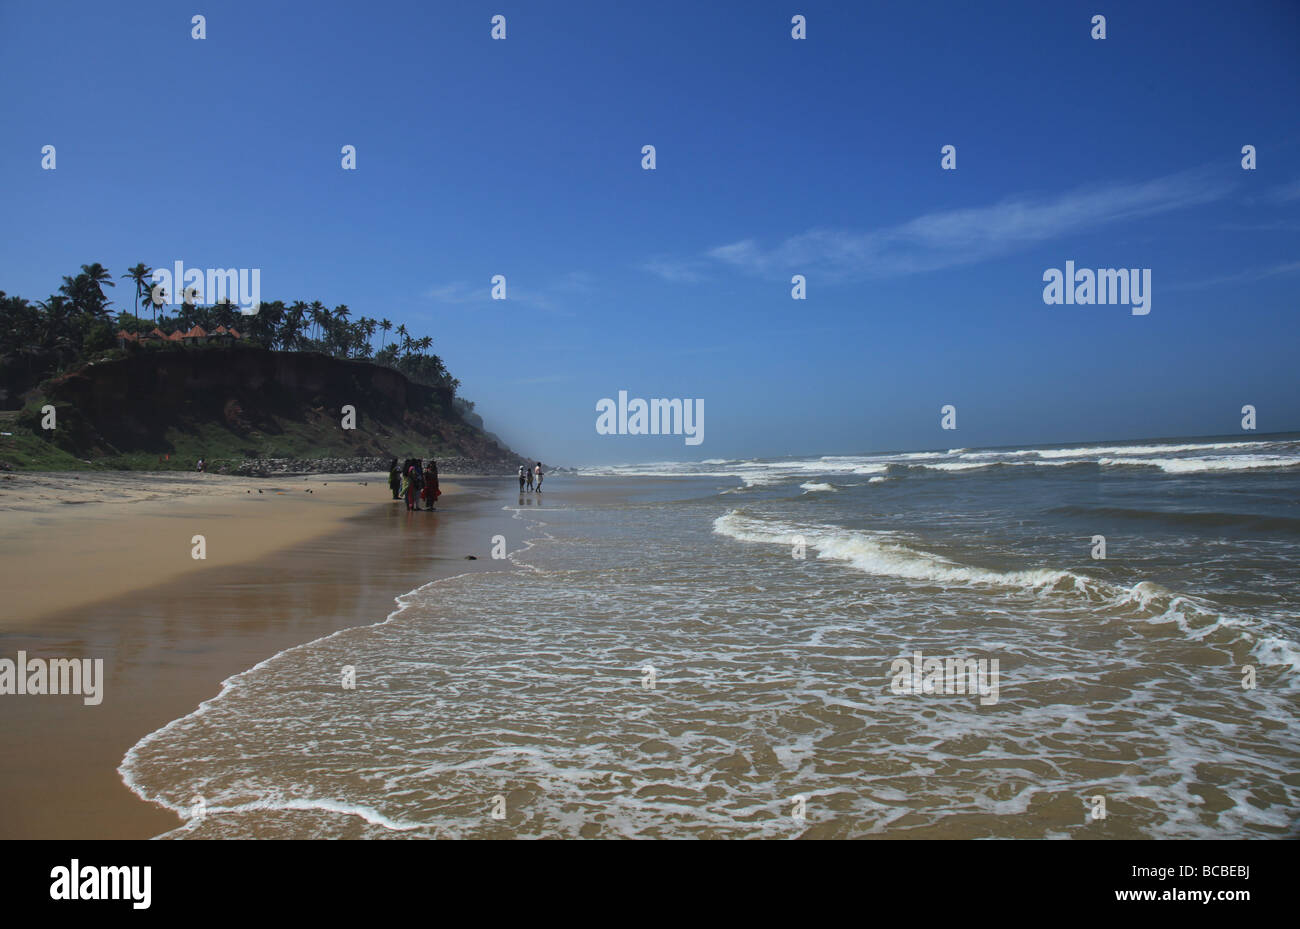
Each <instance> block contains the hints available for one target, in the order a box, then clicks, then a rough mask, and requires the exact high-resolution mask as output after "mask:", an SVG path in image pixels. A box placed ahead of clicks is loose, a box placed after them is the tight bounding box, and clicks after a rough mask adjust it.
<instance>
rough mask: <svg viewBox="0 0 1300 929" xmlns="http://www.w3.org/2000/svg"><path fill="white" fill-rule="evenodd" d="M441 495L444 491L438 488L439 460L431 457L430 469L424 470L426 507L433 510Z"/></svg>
mask: <svg viewBox="0 0 1300 929" xmlns="http://www.w3.org/2000/svg"><path fill="white" fill-rule="evenodd" d="M440 496H442V491H441V490H439V489H438V462H437V461H435V460H434V459H432V458H430V459H429V470H427V471H425V472H424V508H425V509H426V510H432V509H433V508H434V506H433V505H434V504H435V503H437V502H438V497H440Z"/></svg>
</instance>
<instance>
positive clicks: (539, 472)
mask: <svg viewBox="0 0 1300 929" xmlns="http://www.w3.org/2000/svg"><path fill="white" fill-rule="evenodd" d="M536 471H537V492H538V493H541V492H542V463H541V462H540V461H539V462H537V468H536Z"/></svg>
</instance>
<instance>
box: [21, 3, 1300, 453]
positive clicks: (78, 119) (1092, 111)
mask: <svg viewBox="0 0 1300 929" xmlns="http://www.w3.org/2000/svg"><path fill="white" fill-rule="evenodd" d="M642 6H644V8H638V7H642ZM1098 12H1100V13H1103V14H1105V15H1107V38H1106V39H1105V40H1104V41H1095V40H1093V39H1091V38H1090V32H1091V28H1092V27H1091V24H1090V20H1091V17H1092V16H1093V14H1094V13H1098ZM194 13H202V14H203V15H204V16H206V18H207V38H206V39H204V40H202V41H196V40H194V39H191V37H190V30H191V25H190V17H191V16H192V15H193V14H194ZM496 13H501V14H503V15H505V16H506V18H507V36H508V38H507V39H506V40H505V41H493V40H492V39H491V38H490V36H489V32H490V28H491V26H490V19H491V17H492V15H493V14H496ZM794 13H802V14H803V15H805V16H806V17H807V22H808V38H807V40H805V41H794V40H792V39H791V37H790V28H791V27H790V18H791V16H792V15H793V14H794ZM1298 53H1300V4H1296V3H1293V2H1275V3H1270V2H1258V3H1246V4H1241V5H1239V8H1238V7H1233V6H1225V5H1223V4H1201V3H1186V2H1178V3H1124V4H1113V5H1112V4H1097V3H1087V4H1083V3H1073V2H1050V3H1043V2H1036V0H1035V2H1024V3H992V4H971V3H968V2H944V3H933V4H931V3H922V2H917V3H904V4H894V3H891V4H883V3H879V4H878V3H852V4H830V3H804V2H797V3H792V2H784V3H768V2H744V3H741V2H736V3H725V4H722V3H707V4H696V3H655V4H645V5H641V4H608V3H566V2H556V3H547V4H535V3H527V4H512V3H495V2H494V3H487V4H484V3H471V2H466V3H456V4H448V5H435V4H428V3H367V4H358V3H338V2H313V3H310V4H307V3H301V4H299V3H274V4H267V3H259V2H248V3H231V2H215V3H210V2H204V3H202V4H190V5H188V6H187V5H184V4H176V3H171V2H166V3H164V2H158V3H153V2H134V3H129V4H113V5H104V4H98V3H95V4H92V3H88V2H87V3H82V2H67V3H64V2H49V3H40V4H20V3H15V2H0V85H3V86H4V88H5V91H4V93H3V95H0V126H3V127H4V132H3V134H2V136H0V215H3V216H4V218H5V226H6V229H5V235H4V237H3V239H0V289H3V290H5V291H7V292H9V293H11V294H20V295H23V296H26V297H29V298H32V299H38V298H43V297H44V296H46V295H48V294H49V293H50V292H52V291H53V290H54V289H55V288H56V287H57V286H58V283H59V280H60V277H61V276H62V275H63V274H69V273H73V272H75V270H76V269H77V267H78V266H79V265H81V264H83V263H87V262H92V261H99V262H102V263H103V264H105V265H107V266H108V267H109V268H110V269H111V270H112V271H113V272H114V274H115V275H116V274H120V273H122V272H123V271H125V269H126V268H127V267H128V266H129V265H132V264H134V263H136V262H137V261H144V262H145V263H147V264H149V265H151V266H155V267H159V266H170V265H171V263H172V262H173V261H175V260H182V261H184V263H185V264H186V266H187V267H247V268H260V269H262V297H263V299H283V300H286V301H290V300H294V299H304V300H313V299H319V300H321V301H323V302H325V303H326V304H328V305H330V306H333V305H336V304H339V303H346V304H348V305H349V306H350V307H351V308H352V310H353V313H354V316H355V315H357V314H362V313H364V314H366V315H369V316H375V317H385V316H386V317H388V318H389V319H392V320H393V321H394V322H395V323H397V322H405V323H406V325H407V326H408V327H409V328H411V329H412V330H413V331H414V332H416V333H417V334H421V335H424V334H427V335H431V336H432V337H433V339H434V346H435V350H436V351H438V352H439V353H440V354H441V355H442V356H443V358H444V359H445V360H446V362H447V364H448V366H449V367H450V369H451V370H452V372H453V373H454V374H455V375H456V376H457V377H459V378H460V379H461V381H462V383H463V388H462V392H463V394H464V395H465V396H467V397H468V398H470V399H472V400H475V401H476V402H477V403H478V407H479V411H480V412H481V413H482V414H483V415H484V417H485V418H486V420H487V422H488V425H489V427H490V428H493V429H494V430H495V431H497V432H498V433H499V434H501V435H502V436H503V437H505V438H506V439H507V440H509V441H510V442H511V443H512V444H513V445H514V446H515V447H516V448H517V449H518V450H519V451H521V452H523V453H525V454H527V455H530V456H533V457H538V458H542V459H544V460H546V461H551V462H555V463H557V464H581V463H595V462H625V461H652V460H665V459H698V458H722V457H737V456H751V455H784V454H836V453H839V454H845V453H853V452H860V451H869V450H886V449H902V448H932V447H942V448H947V447H955V446H977V445H993V444H1015V443H1028V442H1040V443H1041V442H1053V441H1075V440H1087V439H1102V438H1124V437H1154V436H1172V435H1194V434H1219V433H1231V432H1235V431H1238V429H1239V421H1240V412H1239V411H1240V408H1241V406H1242V405H1243V404H1246V403H1250V404H1253V405H1255V406H1256V407H1257V409H1258V411H1259V428H1260V430H1261V431H1286V430H1296V429H1300V391H1297V389H1296V386H1297V377H1296V370H1297V360H1296V355H1297V351H1296V350H1297V347H1298V346H1297V343H1298V342H1300V339H1298V338H1297V335H1296V333H1297V327H1296V313H1297V310H1298V309H1300V306H1298V301H1297V297H1298V296H1300V118H1298V117H1300V54H1298ZM46 144H53V145H55V146H56V148H57V153H58V154H57V157H58V162H57V164H58V167H57V169H56V170H55V171H42V170H41V168H40V158H41V147H42V146H43V145H46ZM345 144H351V145H355V146H356V147H357V164H358V170H356V171H344V170H342V169H341V167H340V159H341V155H340V148H341V147H342V146H343V145H345ZM646 144H653V145H654V146H655V147H656V150H657V169H656V170H654V171H644V170H642V168H641V147H642V146H643V145H646ZM946 144H952V145H955V146H956V148H957V170H955V171H943V170H941V168H940V148H941V146H943V145H946ZM1246 144H1251V145H1254V146H1256V149H1257V152H1258V168H1257V169H1256V170H1254V171H1244V170H1242V168H1241V157H1242V156H1241V148H1242V146H1243V145H1246ZM1067 260H1073V261H1075V263H1076V265H1077V266H1079V267H1092V268H1099V267H1106V268H1150V269H1152V287H1153V295H1152V303H1151V312H1150V314H1149V315H1146V316H1134V315H1132V314H1131V313H1130V311H1129V309H1128V308H1127V307H1124V306H1048V305H1045V304H1044V303H1043V299H1042V291H1043V286H1044V284H1043V279H1042V276H1043V273H1044V271H1045V270H1046V269H1048V268H1054V267H1055V268H1063V267H1064V265H1065V262H1066V261H1067ZM795 273H802V274H804V275H806V277H807V280H808V285H807V286H808V299H807V300H806V301H794V300H792V299H791V298H790V290H791V284H790V277H791V275H792V274H795ZM494 274H504V275H506V278H507V281H508V288H509V290H508V293H509V299H508V300H506V301H504V302H501V301H495V302H494V301H492V300H490V299H489V291H490V279H491V278H492V276H493V275H494ZM113 295H114V296H115V297H118V298H119V303H122V302H126V297H125V288H124V287H122V286H119V287H118V289H117V291H116V292H115V293H114V294H113ZM620 389H626V390H628V391H629V392H630V394H631V395H632V396H633V397H681V398H702V399H703V400H704V401H705V440H704V442H703V444H701V445H699V446H694V447H688V446H686V445H685V444H684V442H683V440H682V438H681V437H640V436H601V435H597V434H596V431H595V421H596V411H595V404H596V402H597V401H598V400H599V399H601V398H603V397H613V396H616V394H617V391H618V390H620ZM947 403H951V404H954V405H955V406H956V407H957V410H958V419H957V422H958V429H957V431H955V432H946V431H942V430H941V429H940V428H939V421H940V415H939V408H940V407H941V406H942V405H943V404H947ZM363 414H364V411H363Z"/></svg>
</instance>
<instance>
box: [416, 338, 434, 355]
mask: <svg viewBox="0 0 1300 929" xmlns="http://www.w3.org/2000/svg"><path fill="white" fill-rule="evenodd" d="M432 344H433V337H432V336H427V335H426V336H425V337H424V338H422V339H420V341H419V346H420V351H422V352H425V351H428V350H429V346H431V345H432Z"/></svg>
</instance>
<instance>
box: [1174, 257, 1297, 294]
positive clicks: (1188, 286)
mask: <svg viewBox="0 0 1300 929" xmlns="http://www.w3.org/2000/svg"><path fill="white" fill-rule="evenodd" d="M1297 272H1300V261H1283V262H1280V263H1278V264H1274V265H1269V266H1268V267H1266V268H1252V269H1250V270H1248V271H1240V272H1238V273H1236V274H1225V275H1223V276H1222V277H1212V278H1207V279H1206V280H1202V281H1184V282H1181V283H1174V284H1170V285H1169V287H1168V288H1167V289H1168V290H1199V289H1200V288H1202V287H1210V286H1213V285H1215V284H1242V283H1249V282H1251V281H1262V280H1264V279H1265V278H1269V277H1277V276H1278V275H1279V274H1295V273H1297Z"/></svg>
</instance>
